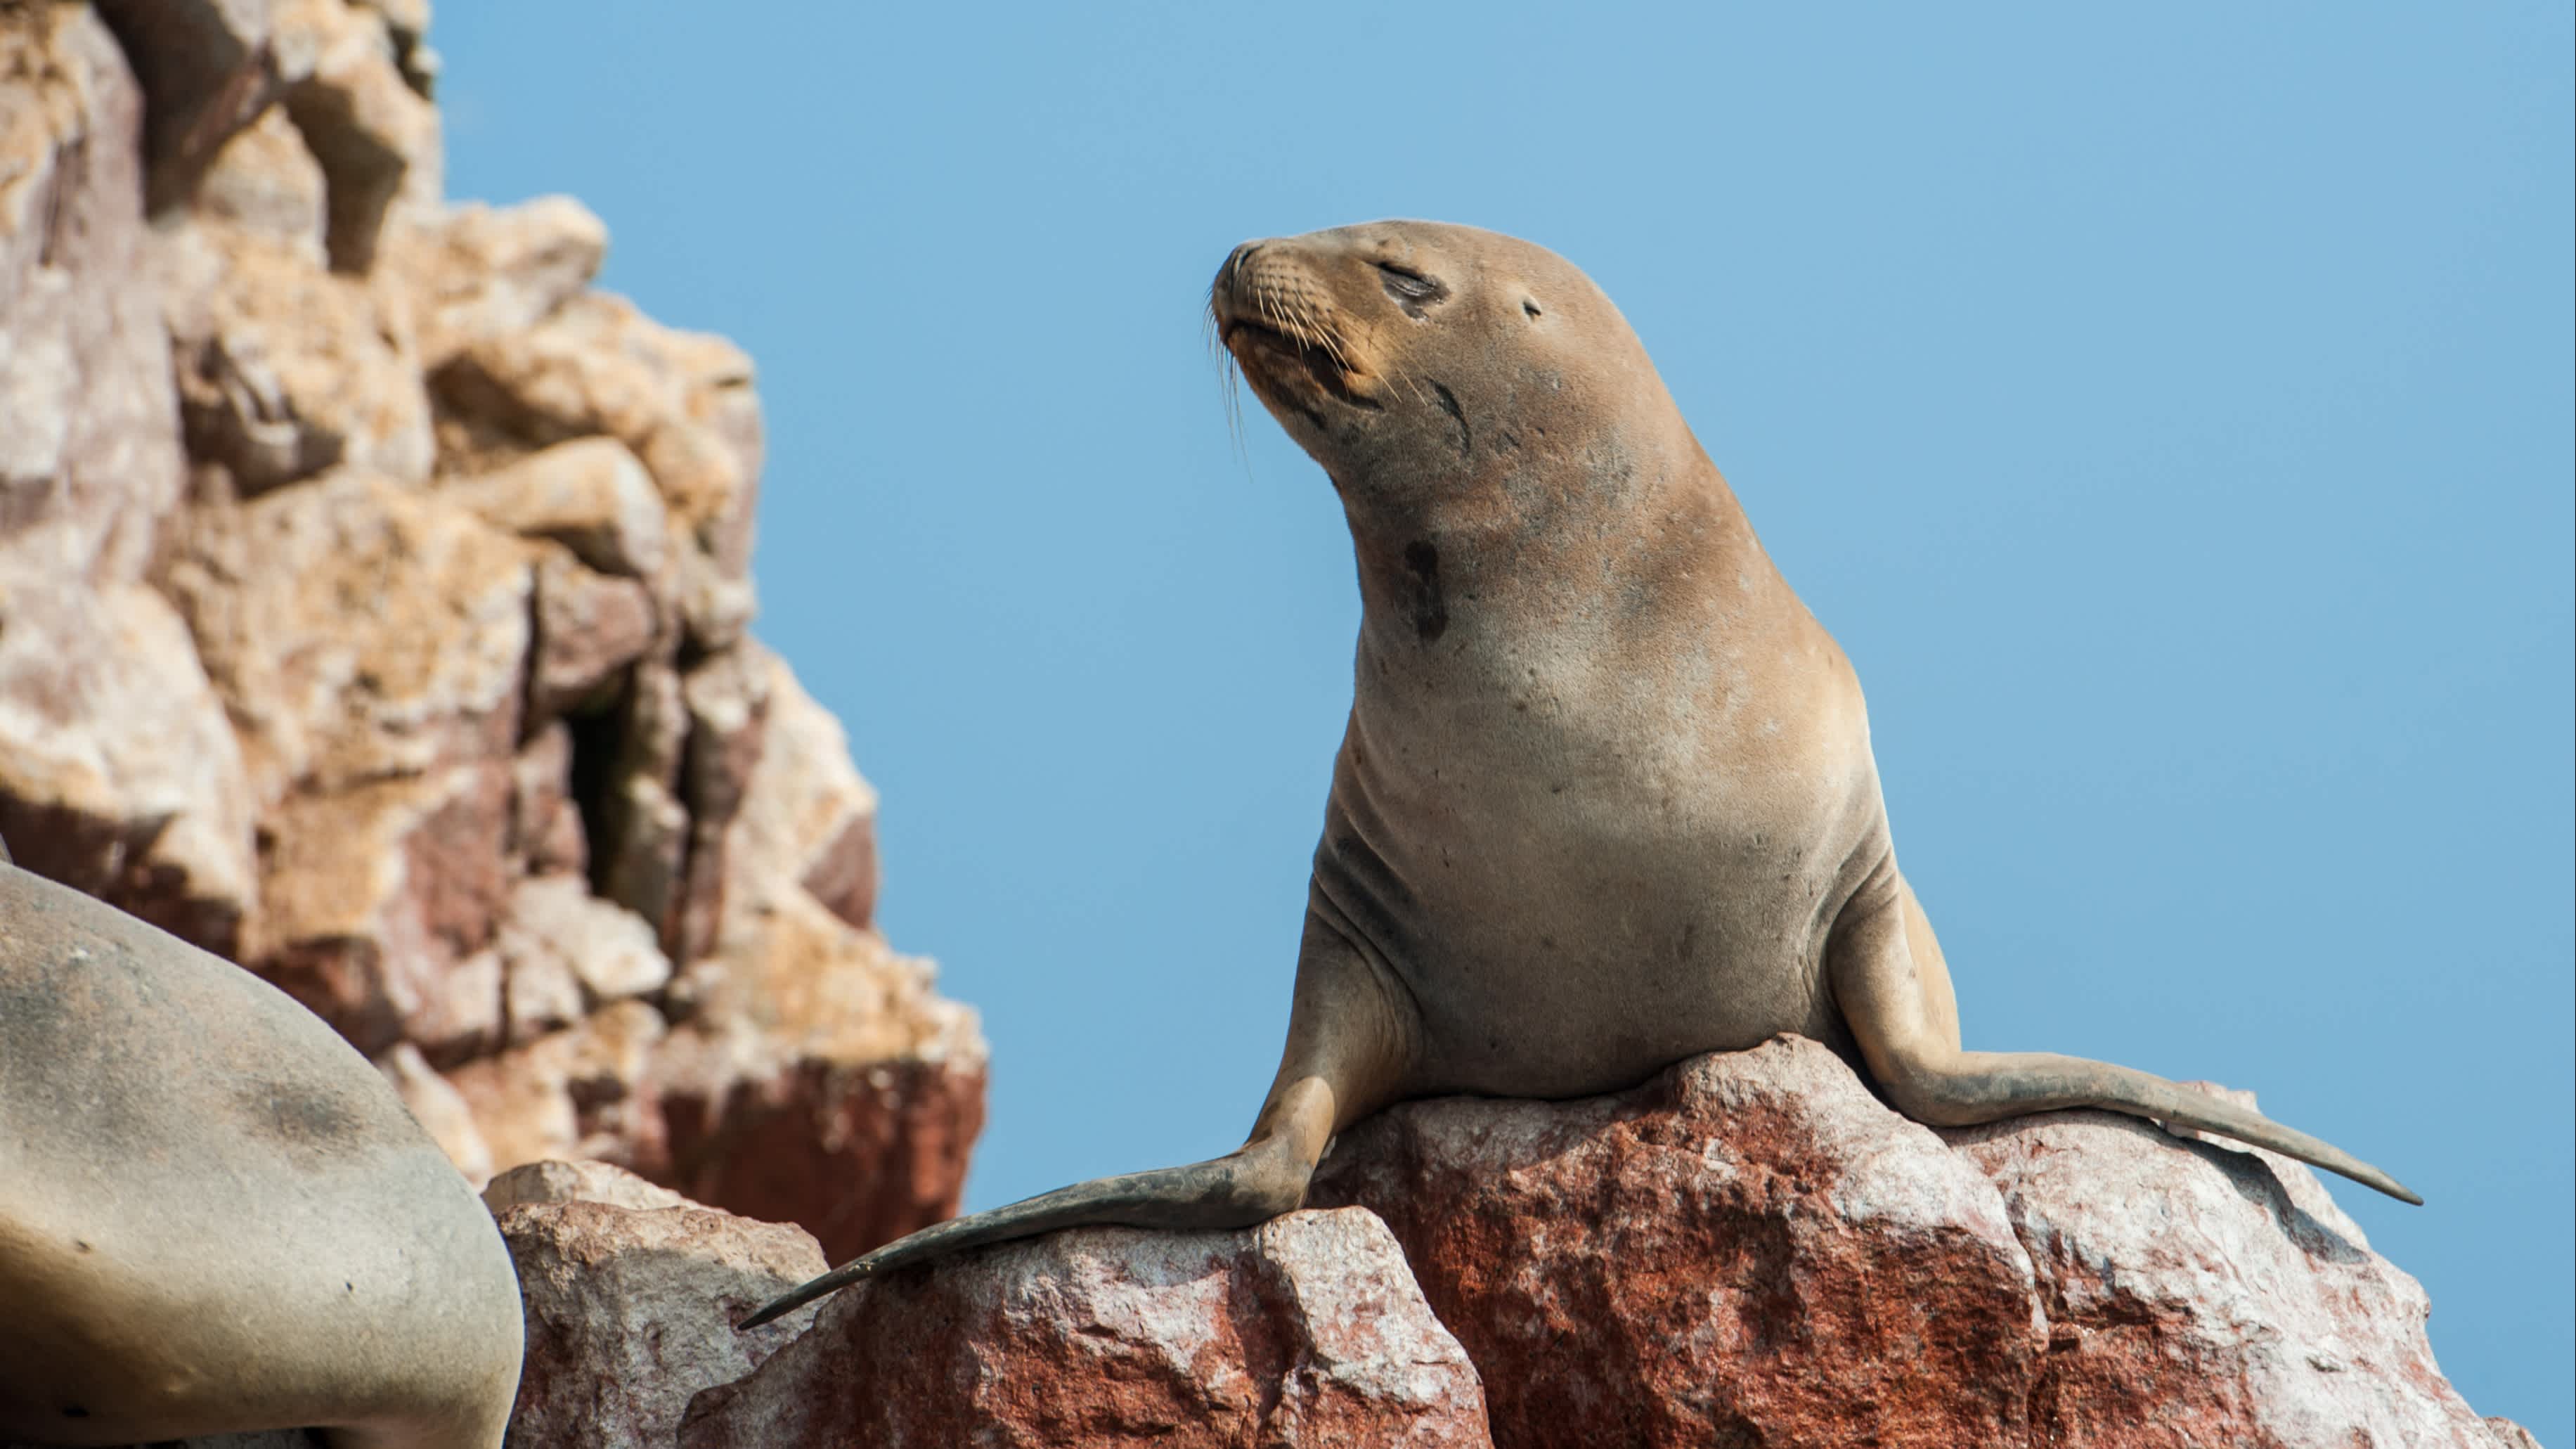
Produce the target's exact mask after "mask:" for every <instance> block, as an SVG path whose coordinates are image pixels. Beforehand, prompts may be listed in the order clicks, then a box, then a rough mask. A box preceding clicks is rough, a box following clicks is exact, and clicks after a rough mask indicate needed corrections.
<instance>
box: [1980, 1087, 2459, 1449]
mask: <svg viewBox="0 0 2576 1449" xmlns="http://www.w3.org/2000/svg"><path fill="white" fill-rule="evenodd" d="M2192 1085H2195V1086H2199V1087H2201V1088H2202V1089H2203V1090H2206V1091H2210V1092H2211V1093H2212V1094H2213V1095H2218V1096H2224V1097H2228V1098H2231V1099H2233V1100H2235V1101H2237V1102H2240V1103H2242V1104H2244V1105H2245V1106H2248V1107H2251V1106H2253V1105H2254V1096H2253V1094H2252V1093H2250V1092H2230V1091H2227V1090H2225V1089H2223V1088H2216V1087H2211V1086H2208V1085H2207V1084H2204V1083H2194V1084H2192ZM1943 1135H1944V1136H1945V1137H1947V1138H1948V1139H1949V1140H1950V1141H1951V1142H1952V1143H1954V1144H1956V1145H1957V1146H1958V1148H1959V1150H1960V1153H1961V1155H1962V1156H1964V1157H1965V1158H1967V1159H1968V1160H1969V1161H1971V1162H1974V1163H1976V1164H1977V1165H1978V1166H1979V1167H1981V1168H1983V1169H1984V1170H1985V1172H1986V1173H1987V1174H1988V1175H1989V1176H1990V1177H1991V1178H1992V1179H1993V1180H1994V1182H1995V1185H1996V1186H1997V1187H1998V1188H2000V1189H2001V1190H2002V1193H2003V1202H2004V1206H2005V1209H2006V1211H2007V1212H2009V1213H2010V1214H2011V1218H2012V1224H2013V1229H2014V1231H2015V1232H2016V1233H2018V1234H2019V1235H2020V1237H2021V1240H2022V1241H2023V1243H2025V1244H2026V1245H2027V1246H2028V1247H2029V1249H2030V1255H2031V1261H2032V1262H2033V1263H2034V1264H2035V1265H2036V1266H2037V1269H2038V1274H2039V1288H2040V1302H2041V1305H2042V1307H2043V1308H2044V1309H2045V1311H2046V1313H2047V1315H2048V1323H2049V1329H2048V1335H2049V1354H2048V1364H2049V1368H2050V1373H2049V1375H2048V1380H2047V1383H2046V1386H2045V1388H2046V1393H2045V1398H2044V1399H2043V1400H2042V1403H2043V1405H2044V1408H2045V1416H2044V1417H2043V1418H2042V1420H2041V1422H2040V1423H2038V1424H2035V1425H2034V1426H2033V1427H2034V1429H2035V1430H2038V1431H2040V1432H2043V1433H2047V1434H2050V1435H2053V1436H2057V1437H2059V1438H2061V1439H2063V1440H2064V1441H2067V1442H2079V1441H2080V1442H2093V1443H2106V1444H2116V1443H2121V1442H2125V1441H2123V1440H2121V1439H2120V1438H2118V1437H2117V1435H2118V1434H2119V1433H2120V1429H2119V1428H2118V1426H2121V1425H2124V1424H2127V1423H2129V1422H2132V1421H2134V1420H2137V1419H2139V1418H2141V1417H2152V1419H2153V1420H2154V1421H2155V1422H2156V1423H2158V1424H2159V1425H2161V1426H2162V1427H2163V1429H2164V1430H2165V1431H2166V1432H2167V1433H2169V1434H2173V1435H2178V1436H2180V1437H2182V1438H2185V1439H2188V1440H2192V1441H2194V1442H2200V1443H2212V1444H2218V1443H2263V1444H2277V1445H2281V1446H2283V1449H2344V1446H2346V1445H2350V1444H2355V1443H2361V1442H2365V1441H2367V1442H2370V1443H2378V1444H2409V1445H2458V1446H2462V1449H2487V1439H2488V1438H2489V1437H2490V1436H2491V1434H2492V1432H2493V1431H2492V1430H2490V1429H2489V1428H2488V1426H2487V1423H2486V1421H2484V1420H2482V1419H2480V1418H2479V1417H2478V1416H2477V1414H2476V1413H2474V1412H2473V1411H2472V1410H2471V1409H2470V1408H2469V1406H2468V1405H2467V1404H2466V1403H2465V1402H2463V1401H2462V1400H2461V1398H2460V1396H2459V1394H2458V1393H2457V1392H2456V1391H2455V1390H2453V1389H2452V1387H2451V1385H2450V1383H2449V1381H2448V1380H2446V1379H2445V1378H2443V1376H2442V1372H2441V1369H2440V1368H2439V1367H2438V1366H2436V1364H2435V1363H2434V1361H2433V1350H2432V1346H2431V1345H2430V1344H2429V1343H2428V1342H2427V1341H2426V1339H2425V1336H2424V1322H2425V1319H2426V1318H2427V1317H2428V1316H2429V1314H2430V1312H2431V1305H2430V1304H2429V1302H2428V1301H2427V1300H2426V1298H2425V1296H2424V1290H2423V1288H2422V1287H2421V1285H2419V1284H2417V1283H2416V1281H2415V1280H2414V1279H2413V1278H2412V1277H2409V1276H2408V1275H2407V1274H2405V1273H2404V1272H2402V1271H2400V1270H2399V1269H2398V1268H2397V1267H2396V1266H2395V1265H2393V1264H2391V1263H2390V1262H2389V1261H2388V1260H2387V1259H2385V1258H2382V1257H2380V1256H2379V1255H2378V1254H2376V1253H2373V1252H2372V1251H2370V1244H2369V1241H2368V1240H2367V1239H2366V1238H2364V1237H2363V1236H2362V1232H2361V1229H2360V1228H2359V1227H2358V1226H2356V1225H2355V1224H2354V1223H2353V1221H2352V1219H2350V1218H2348V1217H2346V1216H2344V1214H2343V1212H2342V1210H2341V1209H2340V1208H2337V1207H2336V1206H2335V1203H2334V1199H2333V1198H2332V1197H2331V1196H2329V1195H2328V1194H2327V1192H2326V1190H2325V1187H2324V1185H2323V1184H2321V1183H2319V1182H2318V1181H2317V1178H2316V1174H2315V1173H2314V1172H2312V1171H2310V1170H2309V1169H2308V1168H2307V1167H2306V1166H2305V1165H2303V1164H2300V1163H2296V1162H2292V1161H2291V1160H2289V1159H2288V1158H2285V1157H2280V1156H2278V1155H2275V1154H2273V1153H2269V1152H2262V1151H2259V1150H2248V1149H2246V1148H2244V1147H2243V1146H2241V1145H2240V1144H2236V1143H2226V1144H2224V1145H2208V1146H2203V1145H2197V1144H2195V1145H2193V1146H2190V1147H2180V1146H2178V1145H2177V1144H2176V1142H2175V1141H2174V1139H2173V1137H2172V1136H2169V1135H2168V1134H2166V1133H2164V1132H2161V1131H2159V1130H2157V1128H2155V1127H2154V1126H2153V1125H2151V1124H2148V1123H2144V1122H2140V1121H2138V1120H2136V1119H2135V1118H2129V1117H2119V1116H2114V1115H2112V1114H2109V1113H2100V1112H2082V1113H2052V1114H2049V1115H2047V1116H2043V1117H2033V1118H2023V1119H2020V1120H2018V1121H2015V1122H2011V1123H2005V1124H1997V1125H1995V1126H1991V1127H1978V1128H1967V1129H1961V1130H1957V1131H1951V1132H1945V1133H1944V1134H1943ZM2192 1135H2195V1136H2196V1135H2198V1134H2192Z"/></svg>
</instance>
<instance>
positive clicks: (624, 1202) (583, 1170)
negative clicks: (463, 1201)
mask: <svg viewBox="0 0 2576 1449" xmlns="http://www.w3.org/2000/svg"><path fill="white" fill-rule="evenodd" d="M562 1202H595V1203H604V1204H606V1205H607V1206H609V1207H614V1208H627V1209H630V1210H632V1211H636V1212H654V1211H658V1210H659V1209H662V1208H677V1207H685V1208H700V1209H704V1208H705V1207H706V1204H705V1203H698V1202H691V1201H689V1200H688V1199H687V1198H684V1197H682V1196H680V1195H679V1194H678V1193H676V1192H673V1191H671V1190H670V1189H669V1188H667V1187H655V1186H654V1185H653V1184H651V1183H649V1182H646V1181H645V1180H644V1179H642V1178H640V1177H637V1176H636V1175H635V1174H634V1173H631V1172H628V1171H627V1170H626V1169H625V1168H622V1167H619V1166H618V1165H617V1164H615V1163H613V1162H563V1161H558V1160H548V1161H545V1162H529V1163H523V1164H521V1165H520V1166H517V1167H514V1168H511V1169H510V1170H509V1171H507V1172H505V1173H502V1174H501V1175H500V1176H498V1177H496V1178H493V1179H492V1181H491V1183H490V1184H489V1185H488V1186H486V1187H485V1188H484V1189H483V1205H484V1206H485V1207H488V1208H490V1209H491V1210H492V1212H493V1214H494V1215H495V1216H498V1215H499V1214H500V1212H501V1210H502V1209H503V1208H511V1207H517V1206H518V1205H519V1204H521V1203H562Z"/></svg>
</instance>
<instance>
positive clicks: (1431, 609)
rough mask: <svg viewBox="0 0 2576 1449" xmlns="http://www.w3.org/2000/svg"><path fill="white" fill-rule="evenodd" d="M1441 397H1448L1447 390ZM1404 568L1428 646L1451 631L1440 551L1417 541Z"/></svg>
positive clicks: (1416, 621)
mask: <svg viewBox="0 0 2576 1449" xmlns="http://www.w3.org/2000/svg"><path fill="white" fill-rule="evenodd" d="M1433 386H1435V387H1437V386H1439V384H1437V383H1434V384H1433ZM1440 395H1441V396H1442V397H1447V396H1448V395H1449V392H1448V389H1446V388H1442V389H1441V392H1440ZM1404 566H1405V568H1406V569H1407V570H1408V571H1410V572H1411V573H1412V575H1413V632H1414V633H1415V634H1416V635H1417V636H1419V637H1420V638H1421V640H1422V642H1423V643H1425V644H1428V643H1430V642H1431V641H1432V640H1434V639H1437V638H1439V637H1440V636H1441V634H1443V633H1444V632H1446V631H1447V630H1448V628H1449V604H1448V602H1447V601H1446V600H1444V599H1443V598H1441V597H1440V550H1438V549H1436V548H1433V547H1432V546H1431V544H1430V542H1429V541H1428V540H1425V539H1419V538H1417V539H1415V540H1414V541H1413V542H1411V543H1408V544H1406V545H1405V546H1404Z"/></svg>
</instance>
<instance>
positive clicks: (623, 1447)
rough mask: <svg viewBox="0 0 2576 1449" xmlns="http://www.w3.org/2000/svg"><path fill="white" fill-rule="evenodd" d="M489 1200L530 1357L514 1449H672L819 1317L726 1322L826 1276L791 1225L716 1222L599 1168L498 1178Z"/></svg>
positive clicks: (815, 1251) (562, 1167)
mask: <svg viewBox="0 0 2576 1449" xmlns="http://www.w3.org/2000/svg"><path fill="white" fill-rule="evenodd" d="M484 1201H485V1202H487V1203H488V1204H490V1205H491V1207H492V1211H493V1215H494V1216H495V1217H496V1218H497V1219H498V1220H499V1222H500V1226H501V1236H502V1237H503V1239H504V1240H506V1241H507V1242H508V1243H509V1245H510V1257H511V1259H512V1261H514V1262H516V1263H517V1264H518V1267H519V1291H520V1294H521V1296H522V1297H523V1298H524V1300H525V1302H526V1305H527V1315H528V1354H527V1362H526V1365H525V1367H524V1368H523V1369H522V1370H521V1372H520V1375H519V1403H518V1407H517V1409H516V1410H514V1411H513V1412H512V1414H511V1416H510V1442H511V1443H513V1444H526V1445H531V1446H534V1445H543V1446H545V1449H667V1446H669V1445H670V1444H671V1443H672V1442H673V1439H674V1436H675V1435H676V1434H677V1433H678V1431H679V1426H680V1418H681V1415H682V1414H684V1413H685V1412H686V1411H687V1409H688V1407H689V1400H690V1399H691V1398H692V1397H694V1396H695V1395H696V1394H697V1393H698V1392H699V1391H700V1390H702V1389H708V1388H713V1387H715V1386H716V1385H719V1384H726V1383H731V1382H733V1381H734V1380H736V1379H739V1378H741V1377H743V1376H744V1375H746V1374H748V1373H750V1372H751V1371H752V1370H753V1369H755V1368H757V1367H759V1366H760V1364H761V1363H762V1362H763V1361H765V1360H766V1359H768V1358H769V1356H770V1355H772V1354H774V1353H776V1352H777V1351H778V1350H779V1349H780V1348H781V1347H783V1346H785V1345H786V1344H787V1343H788V1342H789V1341H790V1340H792V1339H794V1338H795V1337H796V1335H797V1334H798V1333H800V1332H802V1331H803V1330H804V1329H805V1327H806V1325H807V1324H809V1323H810V1322H812V1320H813V1312H812V1311H811V1310H807V1311H805V1312H803V1313H799V1314H795V1315H791V1316H790V1317H788V1318H785V1319H781V1320H780V1321H778V1322H776V1323H772V1324H767V1325H764V1326H763V1327H760V1328H756V1329H753V1330H751V1331H750V1332H748V1333H744V1332H739V1331H737V1330H736V1329H735V1328H734V1326H733V1324H734V1320H735V1319H737V1318H739V1317H741V1316H742V1315H743V1314H745V1313H748V1312H750V1311H751V1310H752V1309H753V1308H756V1307H758V1306H759V1305H760V1304H761V1303H763V1302H764V1301H766V1300H768V1299H769V1298H771V1297H774V1296H776V1295H777V1294H778V1293H780V1292H782V1291H784V1290H785V1289H788V1288H791V1287H793V1286H795V1285H796V1284H798V1283H801V1282H803V1281H804V1280H806V1279H807V1278H810V1277H812V1276H814V1275H815V1274H816V1273H819V1272H821V1271H823V1253H822V1249H820V1248H819V1247H817V1246H816V1245H815V1242H814V1239H813V1236H812V1235H811V1234H809V1233H806V1232H803V1231H801V1230H799V1229H796V1228H793V1227H787V1226H782V1225H779V1224H774V1223H760V1222H753V1221H751V1220H750V1219H748V1218H740V1217H735V1216H733V1215H732V1214H729V1213H722V1212H717V1211H714V1210H712V1209H709V1208H706V1207H704V1206H702V1205H700V1204H697V1203H693V1202H690V1201H688V1200H687V1199H685V1198H682V1197H680V1196H679V1195H678V1194H676V1193H672V1192H668V1191H666V1190H664V1189H660V1188H656V1187H654V1186H653V1185H651V1184H650V1183H647V1182H645V1181H644V1180H642V1179H641V1178H638V1177H635V1176H633V1175H631V1174H628V1173H625V1172H621V1171H619V1170H618V1169H617V1168H614V1167H610V1166H608V1165H607V1164H604V1163H596V1162H585V1163H565V1162H547V1163H540V1164H532V1165H530V1166H526V1167H521V1168H518V1169H515V1170H513V1171H511V1172H508V1173H504V1174H502V1175H501V1176H499V1177H497V1178H494V1179H493V1180H492V1183H491V1185H490V1186H489V1187H487V1188H486V1189H485V1190H484Z"/></svg>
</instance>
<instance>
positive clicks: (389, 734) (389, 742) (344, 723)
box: [161, 475, 529, 803]
mask: <svg viewBox="0 0 2576 1449" xmlns="http://www.w3.org/2000/svg"><path fill="white" fill-rule="evenodd" d="M180 533H181V536H180V538H178V539H177V540H176V541H175V544H174V547H173V548H172V550H171V555H172V556H171V558H170V561H169V562H168V563H167V564H166V565H165V566H164V568H163V570H162V579H161V582H162V584H163V586H164V588H165V590H166V591H167V592H168V593H169V595H170V597H171V599H172V601H173V602H174V603H176V604H177V605H178V607H179V610H180V613H181V614H182V616H184V617H185V618H186V619H187V620H188V624H189V627H190V629H191V630H192V631H193V632H194V634H195V635H196V639H197V648H198V652H199V654H200V655H201V656H202V657H203V658H204V660H205V665H206V672H207V674H208V676H209V677H211V678H212V679H213V680H214V682H215V687H216V689H217V690H218V691H219V692H220V693H221V694H222V696H223V698H224V702H225V704H226V706H227V707H228V708H229V709H230V711H231V714H232V718H233V722H234V725H235V727H236V729H237V731H238V733H239V735H240V737H241V742H242V751H243V756H244V758H245V759H246V760H247V761H248V763H249V766H250V770H251V776H252V779H253V781H254V783H255V786H256V788H257V792H258V796H259V798H260V799H261V800H262V801H263V802H264V803H265V802H271V801H275V800H278V799H280V798H282V797H283V796H284V794H285V793H286V791H287V789H288V788H289V787H291V786H295V785H298V784H299V783H301V784H306V785H309V786H311V787H314V788H320V789H324V790H329V789H337V788H341V787H344V786H350V785H355V784H359V783H362V782H369V781H376V780H382V779H386V778H389V777H393V776H398V775H417V774H420V773H423V772H426V771H429V770H431V769H433V768H435V767H437V766H440V765H442V764H446V763H449V762H452V761H458V760H490V761H498V760H505V759H507V758H508V756H509V754H510V752H511V748H512V743H513V740H514V737H515V735H516V733H517V730H518V721H519V703H520V692H521V690H520V681H521V675H522V671H523V669H524V668H525V665H526V659H527V651H528V642H529V641H528V635H529V627H528V613H529V610H528V591H529V566H528V561H527V555H526V549H525V547H524V546H523V545H522V544H520V543H519V542H518V541H517V540H515V539H511V538H509V537H506V536H505V535H502V534H500V533H497V532H495V531H494V530H492V529H490V528H488V527H486V526H485V525H484V524H482V523H481V522H480V521H479V520H477V519H475V518H473V517H472V516H471V515H469V514H466V513H464V512H463V511H461V510H459V509H455V508H452V507H450V506H448V505H446V504H444V503H442V502H440V501H439V500H438V499H437V498H436V497H435V496H434V495H422V494H418V493H413V492H411V491H409V490H406V489H403V488H400V487H397V486H394V485H393V484H391V483H387V482H385V481H382V480H379V479H374V478H367V477H359V476H350V475H335V476H333V477H330V478H326V479H317V480H315V481H313V482H310V483H304V484H299V485H296V486H294V487H291V488H285V489H281V490H278V491H277V492H275V493H273V494H269V495H266V496H263V497H261V498H258V499H255V500H253V501H251V502H249V503H247V504H243V505H239V506H210V507H201V508H196V509H192V510H190V511H189V513H188V515H187V517H186V519H185V522H184V524H183V525H182V526H181V528H180Z"/></svg>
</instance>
